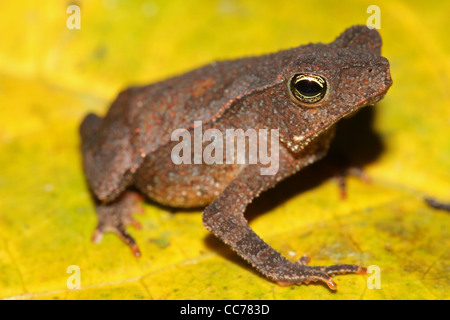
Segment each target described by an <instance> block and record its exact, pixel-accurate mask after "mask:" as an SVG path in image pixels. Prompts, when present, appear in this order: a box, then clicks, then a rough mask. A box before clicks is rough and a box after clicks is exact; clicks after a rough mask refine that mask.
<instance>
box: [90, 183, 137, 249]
mask: <svg viewBox="0 0 450 320" xmlns="http://www.w3.org/2000/svg"><path fill="white" fill-rule="evenodd" d="M142 200H143V198H142V196H141V195H140V194H138V193H136V192H132V191H126V192H124V193H123V194H122V195H121V196H120V197H118V198H117V199H116V200H114V201H112V202H110V203H100V204H97V215H98V224H97V228H96V229H95V230H94V234H93V235H92V241H93V242H96V243H98V242H100V241H101V240H102V238H103V234H104V233H105V232H114V233H115V234H117V235H118V236H119V237H120V238H121V239H122V240H123V241H124V242H125V243H126V244H127V245H128V246H129V247H130V249H131V251H132V252H133V254H134V255H135V256H136V257H140V256H141V252H140V250H139V248H138V246H137V244H136V241H135V240H134V239H133V237H132V236H131V235H130V234H129V233H128V232H127V231H126V226H127V225H132V226H133V227H135V228H136V229H140V228H141V225H140V224H139V222H138V221H136V219H135V218H134V217H133V215H132V214H133V213H135V212H138V213H144V210H143V208H142V207H141V206H140V205H139V202H140V201H142Z"/></svg>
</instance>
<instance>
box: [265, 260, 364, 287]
mask: <svg viewBox="0 0 450 320" xmlns="http://www.w3.org/2000/svg"><path fill="white" fill-rule="evenodd" d="M308 262H309V258H308V256H306V255H304V256H303V257H302V258H300V259H299V260H298V262H297V263H293V264H292V265H291V266H290V267H289V268H287V270H286V269H283V271H285V272H281V273H279V274H277V275H271V278H273V279H274V280H275V281H276V282H277V283H278V284H279V285H280V286H291V285H294V284H302V283H305V284H308V283H310V282H316V281H322V282H324V283H325V284H326V285H327V286H328V288H330V289H331V290H336V289H337V284H336V282H334V281H333V279H332V278H331V276H330V275H334V274H345V273H359V274H366V273H367V269H366V268H363V267H360V266H356V265H350V264H338V265H334V266H328V267H315V266H308V265H307V263H308Z"/></svg>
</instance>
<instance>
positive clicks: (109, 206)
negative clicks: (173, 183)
mask: <svg viewBox="0 0 450 320" xmlns="http://www.w3.org/2000/svg"><path fill="white" fill-rule="evenodd" d="M101 121H102V119H101V118H100V117H98V116H97V115H95V114H89V115H88V116H86V118H85V119H84V120H83V123H82V124H81V127H80V134H81V149H82V154H83V166H84V170H85V173H86V177H87V180H88V182H89V186H90V191H91V194H92V197H93V199H94V202H95V206H96V211H97V216H98V224H97V228H96V229H95V231H94V234H93V236H92V240H93V241H94V242H100V240H101V239H102V237H103V234H104V233H105V232H113V233H115V234H117V235H118V236H119V237H120V238H121V239H122V240H123V241H124V242H125V243H126V244H127V245H128V246H129V247H130V248H131V251H132V252H133V254H134V255H135V256H140V251H139V248H138V246H137V245H136V242H135V241H134V239H133V237H131V235H130V234H129V233H128V232H127V231H126V226H127V225H130V224H131V225H132V226H134V227H136V228H140V225H139V223H138V222H137V221H136V220H135V219H134V217H133V216H132V213H134V212H143V210H142V208H141V207H140V206H139V205H138V203H139V202H140V201H142V200H143V197H142V196H141V195H139V194H138V193H136V192H132V191H128V190H124V189H125V187H126V186H127V185H128V180H127V175H125V174H123V175H122V174H119V175H118V174H115V175H114V171H115V170H114V165H117V162H108V161H110V159H111V158H113V156H114V155H115V154H117V152H114V153H112V155H111V157H110V158H108V157H107V156H108V155H109V154H108V153H106V152H105V151H104V150H102V149H101V147H100V146H99V141H98V140H99V128H100V125H101ZM106 149H107V148H106ZM102 152H103V154H102ZM118 152H120V150H119V151H118ZM108 172H112V173H113V175H114V176H115V177H116V179H114V178H110V177H108V176H106V175H107V173H108Z"/></svg>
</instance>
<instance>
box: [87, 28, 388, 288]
mask: <svg viewBox="0 0 450 320" xmlns="http://www.w3.org/2000/svg"><path fill="white" fill-rule="evenodd" d="M380 51H381V38H380V35H379V34H378V32H377V31H376V30H371V29H369V28H367V27H365V26H353V27H351V28H349V29H347V30H346V31H344V32H343V33H342V34H341V35H340V36H339V37H338V38H337V39H336V40H335V41H333V42H332V43H329V44H322V43H318V44H308V45H304V46H300V47H297V48H293V49H289V50H285V51H280V52H277V53H274V54H268V55H263V56H259V57H248V58H242V59H237V60H231V61H222V62H215V63H212V64H210V65H207V66H204V67H202V68H199V69H196V70H193V71H190V72H188V73H185V74H183V75H180V76H176V77H173V78H170V79H168V80H165V81H161V82H158V83H155V84H151V85H147V86H141V87H132V88H129V89H127V90H125V91H123V92H121V93H120V94H119V96H118V97H117V99H116V100H115V101H114V102H113V104H112V105H111V107H110V109H109V111H108V112H107V114H106V115H105V116H104V117H103V118H100V117H98V116H97V115H94V114H89V115H88V116H86V118H85V119H84V121H83V123H82V124H81V127H80V132H81V140H82V154H83V164H84V170H85V174H86V177H87V181H88V184H89V187H90V190H91V192H92V194H93V197H94V199H95V203H96V209H97V213H98V219H99V222H98V226H97V228H96V230H95V232H94V236H93V239H94V241H99V240H100V239H101V236H102V235H103V233H104V232H111V231H112V232H115V233H116V234H118V235H119V236H120V237H121V238H122V239H123V240H124V241H125V242H126V243H127V244H128V245H129V246H130V247H131V249H132V251H133V252H134V254H135V255H136V256H139V255H140V251H139V249H138V246H137V244H136V243H135V241H134V239H133V238H132V237H131V236H130V235H129V233H128V232H127V231H126V229H125V227H126V225H128V224H132V225H135V226H138V223H137V222H136V220H135V219H134V218H133V216H132V212H135V211H136V210H139V207H138V205H137V204H138V203H139V201H141V200H142V197H141V196H140V195H139V194H138V193H136V192H135V191H131V190H129V189H130V187H133V188H135V189H137V190H139V191H140V192H141V193H142V194H144V195H145V196H147V197H149V198H150V199H153V200H155V201H156V202H159V203H161V204H164V205H168V206H173V207H184V208H187V207H198V206H206V208H205V210H204V212H203V223H204V226H205V227H206V228H207V229H208V230H210V231H211V232H212V233H213V234H214V235H216V236H217V237H218V238H219V239H221V240H222V241H223V242H224V243H226V244H227V245H228V246H230V247H231V248H232V249H233V250H234V251H235V252H236V253H237V254H238V255H240V256H241V257H242V258H244V259H245V260H246V261H248V262H249V263H250V264H251V265H252V266H253V267H255V268H256V269H257V270H258V271H259V272H260V273H262V274H263V275H264V276H266V277H267V278H269V279H271V280H272V281H275V282H277V283H278V284H280V285H292V284H301V283H309V282H311V281H323V282H324V283H326V284H327V285H328V287H329V288H330V289H336V283H335V282H334V281H333V280H332V278H331V275H333V274H337V273H355V272H356V273H365V268H362V267H359V266H356V265H347V264H342V265H333V266H326V267H320V266H308V265H307V262H308V260H309V259H308V258H307V257H306V256H304V257H303V258H301V259H300V260H299V261H298V262H296V263H293V262H291V261H289V260H287V259H286V258H285V257H283V256H282V255H281V254H280V253H279V252H277V251H276V250H275V249H273V248H272V247H271V246H270V245H269V244H267V243H266V242H264V241H263V240H262V239H261V238H260V237H259V236H258V235H257V234H256V233H255V232H254V231H253V230H252V229H251V228H250V227H249V225H248V223H247V220H246V219H245V217H244V213H245V210H246V207H247V205H248V204H249V203H250V202H252V200H253V199H255V198H256V197H258V195H259V194H261V192H263V191H265V190H267V189H269V188H272V187H274V186H275V185H276V184H277V183H278V182H280V181H281V180H283V179H285V178H286V177H288V176H290V175H292V174H294V173H295V172H297V171H299V170H301V169H302V168H304V167H306V166H307V165H309V164H311V163H313V162H315V161H317V160H319V159H320V158H322V157H323V156H324V155H325V154H326V152H327V149H328V147H329V144H330V141H331V139H332V138H333V134H334V125H335V123H336V122H337V121H339V120H340V119H342V118H344V117H347V116H349V115H351V114H353V113H354V112H356V111H357V110H358V109H360V108H362V107H365V106H369V105H373V104H375V103H376V102H378V101H379V100H380V99H382V98H383V96H384V95H385V94H386V92H387V90H388V89H389V87H390V86H391V85H392V80H391V76H390V73H389V63H388V61H387V60H386V58H384V57H382V56H381V53H380ZM195 121H201V124H202V127H203V130H207V129H217V130H220V131H221V132H225V131H226V130H227V129H229V128H242V129H243V130H247V129H255V130H258V129H278V132H279V141H280V143H279V150H277V163H278V165H279V166H278V167H277V170H276V172H275V173H274V174H269V175H263V174H261V171H260V169H261V167H263V165H262V164H260V163H256V164H255V163H250V162H248V161H247V162H246V163H245V164H205V163H202V164H185V163H181V164H175V163H174V162H173V161H172V158H171V153H172V150H173V148H174V147H175V146H176V145H177V143H178V142H177V141H172V139H171V135H172V133H173V131H174V130H176V129H180V128H181V129H185V130H187V131H188V132H191V133H193V132H194V130H195V128H194V125H193V124H194V122H195ZM355 134H358V133H357V132H355Z"/></svg>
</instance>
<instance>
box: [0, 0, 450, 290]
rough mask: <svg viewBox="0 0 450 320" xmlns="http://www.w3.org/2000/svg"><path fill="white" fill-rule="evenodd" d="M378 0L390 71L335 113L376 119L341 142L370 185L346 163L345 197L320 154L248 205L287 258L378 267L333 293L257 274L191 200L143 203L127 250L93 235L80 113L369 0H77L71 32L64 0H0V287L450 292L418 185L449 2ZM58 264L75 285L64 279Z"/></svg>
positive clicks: (445, 146)
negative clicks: (386, 79)
mask: <svg viewBox="0 0 450 320" xmlns="http://www.w3.org/2000/svg"><path fill="white" fill-rule="evenodd" d="M378 2H379V4H378V5H379V7H380V13H381V15H380V17H381V29H380V33H381V34H382V38H383V55H385V56H386V57H387V58H388V59H389V61H390V63H391V73H392V77H393V80H394V85H393V87H392V88H391V89H390V90H389V92H388V94H387V96H386V98H385V99H384V100H383V101H382V102H381V103H379V104H378V105H377V106H375V108H374V109H371V110H369V109H368V110H369V111H367V110H364V111H363V113H362V114H361V115H356V116H355V117H354V118H353V119H350V120H347V121H346V122H344V126H345V125H346V124H347V125H350V126H352V127H355V128H356V131H350V136H349V137H350V138H349V139H350V140H351V141H353V139H356V140H358V139H357V138H358V136H359V134H360V131H358V130H365V129H364V128H363V127H362V126H363V125H373V129H372V133H373V134H374V135H375V138H374V139H375V140H369V141H377V143H378V145H373V146H372V145H361V142H360V141H359V142H358V141H357V142H356V143H355V146H356V147H355V148H354V149H355V150H356V151H358V150H359V152H360V155H361V154H362V156H364V154H365V155H366V156H367V154H369V157H368V158H370V159H369V160H370V161H366V162H365V163H364V164H365V169H366V171H367V173H368V174H369V176H370V177H371V179H372V183H371V184H369V185H367V184H364V183H362V182H361V181H359V180H357V179H354V178H350V179H349V181H348V199H347V200H345V201H342V200H340V199H339V195H338V188H337V185H336V184H335V183H334V182H333V181H331V180H326V179H324V178H326V177H329V175H327V174H325V173H324V169H323V168H324V166H322V165H323V164H318V165H315V166H313V167H312V168H310V169H308V170H306V171H305V172H301V173H299V174H298V175H295V176H294V177H292V178H289V179H288V180H287V181H285V182H282V183H281V184H280V185H279V186H277V187H276V188H275V189H273V190H270V191H268V192H266V193H264V194H263V195H262V196H261V198H260V199H257V200H256V201H255V202H254V203H253V204H252V205H251V206H250V208H249V210H248V213H247V217H248V218H249V219H250V224H251V226H252V227H253V228H254V229H255V231H256V232H257V233H258V234H259V235H261V237H263V238H264V239H265V240H266V241H267V242H268V243H269V244H271V245H272V246H273V247H275V248H276V249H277V250H279V251H281V252H282V253H283V255H285V256H286V257H288V258H289V259H291V260H293V261H294V260H296V259H298V258H299V257H301V256H302V255H303V254H304V253H307V254H308V255H309V256H310V257H311V259H312V260H311V264H312V265H329V264H335V263H355V264H361V265H365V266H369V265H376V266H378V267H379V268H380V270H381V274H380V281H381V289H369V288H368V286H367V282H368V280H370V279H369V278H370V275H366V276H361V275H342V276H336V277H335V280H336V282H337V283H338V291H337V292H336V293H332V292H330V291H329V290H328V289H327V288H326V287H325V286H323V285H302V286H295V287H280V286H278V285H276V284H274V283H272V282H270V281H268V280H266V279H264V278H263V277H261V276H260V275H259V274H258V273H257V272H255V271H254V270H253V269H252V268H251V267H249V266H248V265H247V264H246V263H245V262H243V261H242V260H241V259H240V258H238V257H237V256H236V255H235V254H234V253H233V252H232V251H231V250H230V249H228V247H226V246H225V245H224V244H222V243H221V242H220V241H218V240H217V239H215V238H214V237H213V236H212V235H210V234H209V233H208V232H207V231H206V230H205V229H204V228H203V225H202V222H201V212H200V211H196V212H192V211H183V210H176V212H171V211H168V210H167V209H163V208H161V207H158V206H157V205H155V204H150V203H148V204H145V211H146V214H145V215H143V216H138V217H137V218H138V220H139V221H140V222H141V224H142V225H143V229H142V230H139V231H136V230H132V229H131V230H130V232H131V233H132V235H133V236H134V237H135V238H136V241H137V242H138V243H139V245H140V248H141V250H142V257H141V258H139V259H136V258H135V257H133V256H132V255H131V253H130V252H129V249H128V248H127V247H126V246H125V245H124V244H123V243H122V242H121V241H120V240H119V239H118V238H117V237H116V236H115V235H112V234H107V235H106V236H105V237H104V239H103V241H102V242H101V244H93V243H92V242H91V241H90V238H91V235H92V231H93V230H94V228H95V226H96V216H95V211H94V208H93V204H92V202H91V199H90V196H89V193H88V190H87V187H86V184H85V180H84V174H83V171H82V168H81V156H80V152H79V137H78V126H79V124H80V122H81V119H82V118H83V116H84V115H85V114H86V113H87V112H90V111H94V112H97V113H99V114H104V113H105V112H106V110H107V108H108V104H109V103H110V102H111V101H112V100H113V99H114V98H115V96H116V94H117V93H118V91H119V90H120V89H122V88H124V87H127V86H130V85H133V84H137V83H149V82H154V81H158V80H160V79H164V78H166V77H169V76H172V75H174V74H179V73H182V72H184V71H187V70H190V69H193V68H195V67H197V66H200V65H202V64H205V63H209V62H211V61H214V60H218V59H228V58H237V57H241V56H244V55H256V54H262V53H267V52H274V51H277V50H280V49H285V48H289V47H294V46H298V45H301V44H305V43H308V42H325V43H326V42H330V41H332V40H333V39H334V38H335V37H336V36H337V35H338V34H339V33H341V32H342V31H343V30H344V29H345V28H347V27H349V26H350V25H353V24H364V23H366V21H367V19H368V17H369V15H370V14H368V13H367V12H366V10H367V7H368V6H369V5H371V4H372V3H371V2H370V1H360V2H358V3H356V4H355V3H354V2H351V1H320V2H314V1H304V2H301V1H287V0H280V1H276V2H263V1H256V0H247V1H237V0H234V1H233V0H220V1H206V0H202V1H195V2H194V1H192V2H191V1H181V0H171V1H167V0H166V1H163V0H158V1H147V0H146V1H132V2H131V1H114V0H104V1H93V0H90V1H77V3H78V4H79V6H80V13H81V16H80V19H81V20H80V21H81V24H80V29H68V28H67V24H66V21H67V19H68V18H69V16H70V14H68V13H67V7H68V6H69V2H65V1H39V2H36V1H32V0H29V1H20V2H18V1H12V0H4V1H2V12H3V13H4V14H3V16H2V19H0V30H2V41H0V141H1V143H0V154H1V155H2V156H1V157H0V240H1V242H0V271H1V272H0V297H1V298H7V299H449V298H450V296H449V294H448V292H449V291H450V290H449V289H450V287H449V282H450V277H449V272H448V270H449V264H450V253H449V250H448V248H449V247H450V243H449V239H450V237H449V228H450V216H449V214H448V212H444V211H438V210H435V209H431V208H429V207H427V206H426V205H425V204H424V202H423V201H422V197H423V196H424V195H432V196H436V197H438V198H440V199H442V200H447V201H449V199H450V139H449V137H450V95H449V94H448V88H449V87H450V55H449V53H450V40H449V38H448V35H447V31H448V30H449V29H450V25H449V24H450V22H449V20H448V17H447V13H448V12H450V3H449V2H448V1H435V2H434V3H433V6H430V5H429V4H428V3H425V2H419V1H417V2H414V1H408V2H402V1H400V0H394V1H378ZM368 120H369V121H368ZM370 121H373V123H371V122H370ZM359 122H360V123H361V124H360V123H359ZM358 125H359V128H358ZM355 128H353V129H355ZM366 129H367V128H366ZM340 130H341V129H340ZM344 131H345V129H342V132H344ZM347 134H348V133H347ZM372 138H373V137H372ZM358 143H360V144H359V145H358ZM375 149H377V150H375ZM355 150H353V151H355ZM361 152H362V153H361ZM370 155H372V156H373V157H370ZM72 265H75V266H78V267H79V271H80V273H79V274H80V289H69V287H68V279H69V282H70V277H71V276H72V275H73V274H72V273H68V272H67V270H68V267H69V266H72Z"/></svg>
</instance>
